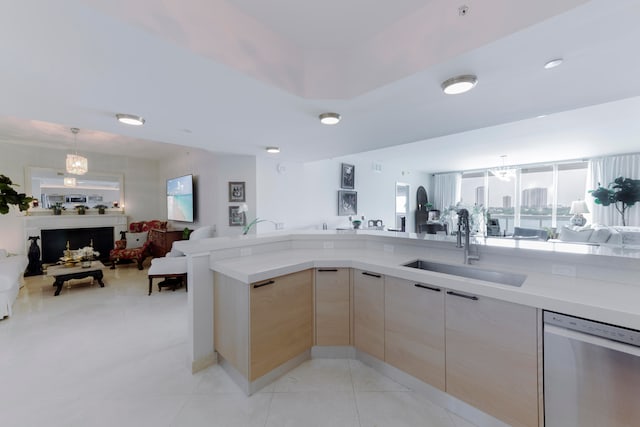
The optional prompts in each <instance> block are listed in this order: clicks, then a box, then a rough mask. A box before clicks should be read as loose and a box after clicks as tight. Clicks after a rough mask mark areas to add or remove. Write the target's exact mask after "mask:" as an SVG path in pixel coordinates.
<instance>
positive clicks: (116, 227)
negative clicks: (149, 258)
mask: <svg viewBox="0 0 640 427" xmlns="http://www.w3.org/2000/svg"><path fill="white" fill-rule="evenodd" d="M93 227H113V238H114V241H115V240H118V239H120V232H121V231H127V216H126V215H122V214H113V215H109V214H105V215H38V216H25V217H24V239H23V241H24V242H28V240H27V239H28V238H29V236H38V237H40V238H42V234H41V233H40V231H41V230H57V229H61V228H93ZM27 250H28V248H27V243H25V253H26V252H27Z"/></svg>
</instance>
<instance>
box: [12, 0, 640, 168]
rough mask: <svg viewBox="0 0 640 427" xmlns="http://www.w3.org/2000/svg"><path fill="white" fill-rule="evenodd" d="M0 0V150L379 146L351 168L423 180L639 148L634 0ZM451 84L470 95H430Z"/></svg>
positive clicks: (310, 155)
mask: <svg viewBox="0 0 640 427" xmlns="http://www.w3.org/2000/svg"><path fill="white" fill-rule="evenodd" d="M3 3H4V4H3V13H2V14H1V15H0V47H1V50H0V51H1V52H2V55H0V61H1V62H0V64H1V66H0V88H1V92H0V93H2V96H1V97H0V141H4V142H11V143H19V144H32V145H37V146H47V147H57V148H60V149H61V150H68V149H69V147H72V146H73V139H72V135H71V133H70V132H69V128H70V127H79V128H80V129H81V131H80V134H79V135H78V141H79V149H80V151H81V152H82V150H83V149H84V150H86V151H92V152H98V153H100V152H127V153H129V154H131V155H134V156H141V157H149V156H159V157H160V156H168V155H170V154H171V153H172V152H174V150H175V149H176V147H175V146H176V145H177V146H178V147H177V149H182V150H184V147H199V148H203V149H207V150H210V151H214V152H226V153H234V154H248V155H256V156H267V154H266V153H265V152H264V148H265V147H266V146H271V145H276V146H280V147H281V149H282V152H281V154H279V155H277V158H278V159H281V160H282V161H313V160H320V159H326V158H335V157H338V156H344V155H349V154H354V153H361V152H366V151H371V150H382V151H374V152H373V153H370V154H367V155H366V156H370V157H371V158H372V159H373V158H375V159H377V160H389V161H391V160H393V159H398V156H399V155H400V154H402V153H407V154H408V155H409V158H407V159H404V160H402V162H405V163H406V165H407V167H408V168H410V167H416V166H414V165H418V166H419V168H420V169H423V170H428V171H434V172H435V171H444V170H454V169H472V168H478V167H482V166H488V165H489V166H490V165H494V164H497V163H498V162H499V160H500V159H499V156H500V155H502V154H506V155H507V156H508V159H509V160H510V163H515V164H521V163H529V162H530V160H532V159H538V158H541V157H544V159H541V160H536V161H542V160H561V159H567V158H576V157H590V156H597V155H604V154H611V153H615V152H633V151H640V149H639V148H638V144H637V139H636V140H635V141H634V139H633V138H630V137H629V135H638V134H639V133H638V130H639V129H638V125H636V124H635V122H637V121H638V120H637V115H638V114H637V113H638V112H639V111H640V102H639V101H638V99H637V98H636V97H638V96H640V79H638V78H637V76H638V74H639V71H640V56H639V55H637V54H635V52H636V51H637V46H636V44H637V41H638V40H640V26H638V25H637V18H636V17H637V16H638V15H639V14H640V2H638V1H637V0H616V1H615V2H612V1H610V0H609V1H608V0H591V1H585V0H539V1H536V2H531V1H525V0H521V1H513V0H483V1H480V0H469V1H465V2H462V0H461V1H460V2H451V1H450V0H429V1H425V0H422V1H420V0H397V1H394V2H376V4H375V7H373V6H372V2H371V1H368V0H342V1H340V0H324V1H323V2H312V1H308V0H272V1H269V2H259V1H255V0H253V1H252V0H182V1H180V2H178V1H169V0H165V1H152V0H83V1H80V0H61V1H58V2H51V1H48V0H21V1H20V2H16V1H4V2H3ZM463 4H464V5H466V6H468V8H469V9H468V13H467V14H466V15H465V16H460V15H459V13H458V8H459V7H460V6H461V5H463ZM558 56H561V57H563V58H564V59H565V62H564V64H563V65H562V66H560V67H558V68H556V69H553V70H544V69H543V67H542V65H543V64H544V63H545V62H546V61H547V60H549V59H552V58H555V57H558ZM461 73H474V74H476V75H477V76H478V78H479V84H478V86H477V87H476V88H475V89H474V90H473V91H471V92H469V93H467V94H463V95H459V96H445V95H444V94H443V93H442V91H441V89H440V83H441V82H442V81H443V80H445V79H446V78H448V77H451V76H453V75H457V74H461ZM590 106H593V107H590ZM585 107H590V108H585ZM325 111H336V112H339V113H340V114H342V116H343V120H342V121H341V122H340V123H339V124H338V125H336V126H333V127H327V126H322V125H320V124H319V122H318V119H317V116H318V114H320V113H322V112H325ZM566 111H569V112H568V113H562V112H566ZM116 113H134V114H140V115H142V116H144V117H145V118H146V119H147V123H146V124H145V126H143V127H126V126H124V125H121V124H119V123H117V122H116V120H115V117H114V116H115V114H116ZM543 114H546V115H548V116H547V117H545V118H542V119H535V117H537V116H539V115H543ZM596 135H598V136H602V138H605V139H606V138H609V139H608V140H607V143H606V144H603V143H602V139H598V138H596V137H595V136H596ZM160 143H164V144H160ZM150 144H153V145H152V146H153V149H150V148H149V146H150ZM406 144H410V145H406ZM634 144H635V145H634ZM399 145H403V146H402V147H398V146H399ZM389 147H394V148H393V149H390V148H389ZM518 152H519V153H520V154H518ZM416 153H418V154H419V155H416ZM270 156H271V155H270ZM363 156H365V155H364V154H363ZM398 161H400V160H398Z"/></svg>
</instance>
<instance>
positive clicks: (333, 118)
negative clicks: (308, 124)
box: [318, 113, 342, 125]
mask: <svg viewBox="0 0 640 427" xmlns="http://www.w3.org/2000/svg"><path fill="white" fill-rule="evenodd" d="M318 117H319V118H320V123H322V124H323V125H335V124H338V122H339V121H340V119H341V118H342V117H340V114H338V113H322V114H320V115H319V116H318Z"/></svg>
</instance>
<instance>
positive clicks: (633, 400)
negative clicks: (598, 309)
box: [544, 312, 640, 427]
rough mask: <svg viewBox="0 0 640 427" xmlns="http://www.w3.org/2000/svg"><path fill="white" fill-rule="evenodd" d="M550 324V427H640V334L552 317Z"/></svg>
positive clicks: (547, 374)
mask: <svg viewBox="0 0 640 427" xmlns="http://www.w3.org/2000/svg"><path fill="white" fill-rule="evenodd" d="M544 320H545V324H544V401H545V426H546V427H571V426H576V427H591V426H593V427H618V426H625V427H627V426H628V427H632V426H633V427H637V426H640V347H638V345H640V332H639V331H634V330H630V329H625V328H619V327H615V326H612V325H606V324H602V323H599V322H593V321H590V320H586V319H579V318H574V317H571V316H566V315H562V314H558V313H551V312H545V313H544ZM605 337H606V338H605Z"/></svg>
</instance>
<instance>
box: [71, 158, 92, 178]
mask: <svg viewBox="0 0 640 427" xmlns="http://www.w3.org/2000/svg"><path fill="white" fill-rule="evenodd" d="M88 170H89V165H88V162H87V158H86V157H82V156H79V155H78V154H67V172H68V173H72V174H74V175H84V174H85V173H87V171H88Z"/></svg>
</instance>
